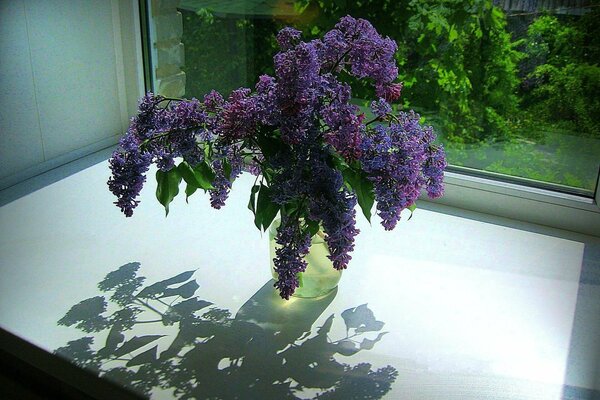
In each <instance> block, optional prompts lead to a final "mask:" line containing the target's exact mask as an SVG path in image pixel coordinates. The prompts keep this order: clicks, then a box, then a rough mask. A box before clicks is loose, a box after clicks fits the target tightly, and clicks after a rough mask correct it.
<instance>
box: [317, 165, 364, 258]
mask: <svg viewBox="0 0 600 400" xmlns="http://www.w3.org/2000/svg"><path fill="white" fill-rule="evenodd" d="M343 186H344V180H343V178H342V174H341V173H340V172H339V171H338V170H336V169H334V168H331V167H329V166H328V165H327V164H326V163H325V162H315V165H314V169H313V174H312V175H311V179H310V181H309V182H307V188H308V190H307V193H308V196H309V217H310V219H312V220H315V221H322V225H323V229H324V231H325V233H326V234H327V236H326V238H325V242H326V243H327V246H328V247H329V256H328V257H329V258H330V259H331V261H332V263H333V266H334V268H336V269H345V268H346V267H347V266H348V263H349V262H350V259H351V258H352V257H351V256H350V252H351V251H352V250H354V237H355V236H356V235H357V234H358V233H359V230H358V229H357V228H356V219H355V218H356V211H355V209H354V207H355V206H356V196H354V194H351V193H349V192H348V191H347V190H346V189H345V188H344V187H343Z"/></svg>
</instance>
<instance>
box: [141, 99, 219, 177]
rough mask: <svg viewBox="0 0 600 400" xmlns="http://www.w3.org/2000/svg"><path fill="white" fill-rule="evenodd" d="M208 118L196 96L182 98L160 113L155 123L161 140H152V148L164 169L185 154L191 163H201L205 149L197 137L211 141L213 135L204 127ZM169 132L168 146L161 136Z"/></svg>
mask: <svg viewBox="0 0 600 400" xmlns="http://www.w3.org/2000/svg"><path fill="white" fill-rule="evenodd" d="M207 117H208V116H207V114H206V112H205V111H204V110H203V108H202V105H201V103H200V102H199V101H198V100H196V99H192V100H183V101H178V102H176V103H174V104H170V105H169V106H168V107H166V108H164V109H161V110H160V111H159V112H157V115H156V117H155V122H154V130H155V134H154V135H155V136H156V137H155V136H153V137H152V138H156V139H157V140H153V141H151V142H150V143H149V144H148V148H149V149H150V151H151V152H152V153H153V154H154V158H155V161H154V162H155V163H156V164H157V166H158V167H159V168H160V169H161V170H163V171H168V170H170V169H171V168H172V167H173V166H174V158H176V157H183V159H184V160H185V161H187V162H188V163H189V164H191V165H197V164H198V163H200V162H201V161H202V160H203V158H204V153H203V149H202V148H201V147H200V146H199V143H198V140H197V139H200V138H201V139H203V140H204V141H209V140H210V135H209V134H208V132H207V131H206V129H205V128H204V124H205V122H206V119H207ZM165 133H169V138H168V146H165V143H164V140H160V138H159V137H157V136H158V135H163V134H165Z"/></svg>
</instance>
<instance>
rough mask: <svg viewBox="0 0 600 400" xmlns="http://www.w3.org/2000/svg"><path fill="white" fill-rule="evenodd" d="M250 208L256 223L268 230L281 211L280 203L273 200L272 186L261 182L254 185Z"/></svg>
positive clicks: (249, 203) (259, 227) (262, 228)
mask: <svg viewBox="0 0 600 400" xmlns="http://www.w3.org/2000/svg"><path fill="white" fill-rule="evenodd" d="M257 193H258V198H257V196H256V194H257ZM248 209H249V210H250V211H252V213H253V214H254V225H256V227H257V228H258V229H261V230H264V231H266V230H267V228H269V226H271V223H272V222H273V220H274V219H275V217H276V216H277V213H278V212H279V204H277V203H274V202H273V200H272V196H271V188H270V187H268V186H265V185H263V184H260V186H259V185H254V186H253V187H252V190H251V192H250V201H249V202H248Z"/></svg>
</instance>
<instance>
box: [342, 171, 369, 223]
mask: <svg viewBox="0 0 600 400" xmlns="http://www.w3.org/2000/svg"><path fill="white" fill-rule="evenodd" d="M342 175H343V176H344V181H345V182H346V183H348V184H349V185H350V187H352V189H353V190H354V193H356V198H357V199H358V205H359V206H360V208H361V209H362V212H363V214H364V215H365V218H366V219H367V221H369V222H371V209H372V208H373V203H375V193H374V192H373V183H372V182H371V181H370V180H368V179H367V177H366V175H364V174H363V173H362V172H355V171H354V170H353V169H352V168H347V169H345V170H343V171H342Z"/></svg>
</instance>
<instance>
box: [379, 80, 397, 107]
mask: <svg viewBox="0 0 600 400" xmlns="http://www.w3.org/2000/svg"><path fill="white" fill-rule="evenodd" d="M403 86H404V85H403V84H402V82H399V83H378V84H376V85H375V94H376V95H377V96H380V97H383V98H384V99H386V100H387V101H389V102H394V101H396V100H398V99H399V98H400V95H401V94H402V88H403Z"/></svg>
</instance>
